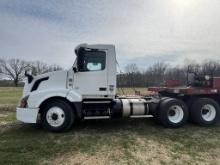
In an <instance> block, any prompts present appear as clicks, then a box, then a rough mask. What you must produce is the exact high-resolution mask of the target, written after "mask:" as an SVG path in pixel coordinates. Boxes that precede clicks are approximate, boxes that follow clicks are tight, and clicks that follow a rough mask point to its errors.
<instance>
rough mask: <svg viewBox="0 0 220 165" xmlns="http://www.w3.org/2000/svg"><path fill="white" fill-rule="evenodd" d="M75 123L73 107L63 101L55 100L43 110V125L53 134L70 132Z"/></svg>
mask: <svg viewBox="0 0 220 165" xmlns="http://www.w3.org/2000/svg"><path fill="white" fill-rule="evenodd" d="M74 121H75V115H74V113H73V109H72V108H71V106H70V105H69V104H68V103H66V102H65V101H62V100H54V101H53V102H50V103H48V104H47V105H46V106H45V107H44V108H43V115H42V125H43V127H44V128H45V129H46V130H48V131H51V132H63V131H66V130H68V129H69V128H70V127H71V126H72V124H73V123H74Z"/></svg>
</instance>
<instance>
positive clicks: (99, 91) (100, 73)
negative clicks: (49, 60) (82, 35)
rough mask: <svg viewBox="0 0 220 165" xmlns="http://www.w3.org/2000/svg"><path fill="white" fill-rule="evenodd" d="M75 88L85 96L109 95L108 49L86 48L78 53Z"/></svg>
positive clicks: (98, 96) (101, 96) (99, 96)
mask: <svg viewBox="0 0 220 165" xmlns="http://www.w3.org/2000/svg"><path fill="white" fill-rule="evenodd" d="M77 70H78V71H77V72H76V73H75V74H74V83H73V84H74V85H73V87H74V89H75V90H76V91H78V93H80V94H81V95H82V96H83V98H103V97H107V95H108V86H107V62H106V51H105V50H97V49H87V48H84V49H82V50H80V52H79V53H78V55H77Z"/></svg>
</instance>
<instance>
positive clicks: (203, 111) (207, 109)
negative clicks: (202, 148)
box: [190, 98, 220, 126]
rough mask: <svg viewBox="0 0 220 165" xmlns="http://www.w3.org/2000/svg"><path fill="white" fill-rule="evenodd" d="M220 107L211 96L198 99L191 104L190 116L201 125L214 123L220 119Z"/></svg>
mask: <svg viewBox="0 0 220 165" xmlns="http://www.w3.org/2000/svg"><path fill="white" fill-rule="evenodd" d="M219 112H220V107H219V105H218V103H217V102H216V101H215V100H213V99H210V98H200V99H197V100H196V101H195V102H194V103H193V104H192V106H191V109H190V116H191V119H192V121H193V122H195V123H197V124H199V125H201V126H211V125H214V124H215V123H216V122H217V121H218V119H219Z"/></svg>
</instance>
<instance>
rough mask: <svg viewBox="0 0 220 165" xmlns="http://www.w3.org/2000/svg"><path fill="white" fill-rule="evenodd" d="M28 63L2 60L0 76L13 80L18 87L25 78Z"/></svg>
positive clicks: (16, 60)
mask: <svg viewBox="0 0 220 165" xmlns="http://www.w3.org/2000/svg"><path fill="white" fill-rule="evenodd" d="M26 66H27V64H26V62H25V61H23V60H19V59H10V60H5V59H0V75H1V77H4V78H8V79H10V80H13V82H14V85H15V86H18V83H19V81H21V80H22V79H23V77H24V71H25V67H26Z"/></svg>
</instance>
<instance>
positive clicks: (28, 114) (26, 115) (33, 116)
mask: <svg viewBox="0 0 220 165" xmlns="http://www.w3.org/2000/svg"><path fill="white" fill-rule="evenodd" d="M38 112H39V108H18V107H17V108H16V118H17V120H19V121H22V122H24V123H37V115H38Z"/></svg>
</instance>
